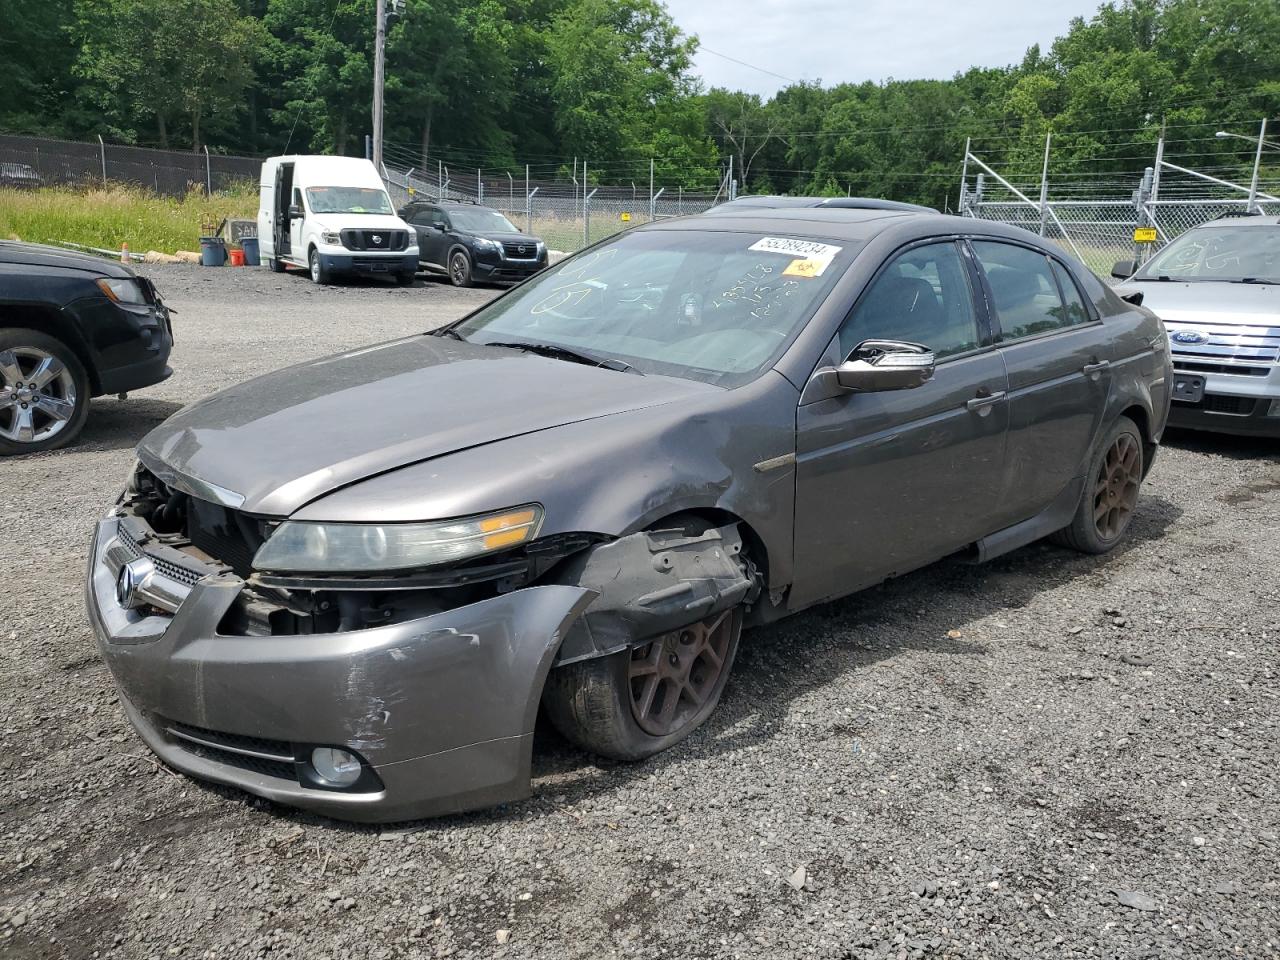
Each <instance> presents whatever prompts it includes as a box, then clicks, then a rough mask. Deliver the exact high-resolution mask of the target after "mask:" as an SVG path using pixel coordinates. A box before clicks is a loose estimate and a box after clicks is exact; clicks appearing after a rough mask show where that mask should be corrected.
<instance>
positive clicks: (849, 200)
mask: <svg viewBox="0 0 1280 960" xmlns="http://www.w3.org/2000/svg"><path fill="white" fill-rule="evenodd" d="M748 207H751V208H757V209H759V208H767V209H786V208H789V207H823V208H828V207H832V208H840V209H847V210H903V211H912V212H915V213H937V212H938V211H937V210H936V209H934V208H933V207H925V206H921V205H920V204H918V203H906V202H904V201H901V200H884V199H882V198H880V197H788V196H782V195H778V194H762V195H757V196H746V197H738V198H737V199H736V200H730V201H728V202H727V203H722V204H720V205H719V206H715V207H712V208H711V209H710V210H708V211H706V212H707V213H712V214H715V215H716V216H721V215H722V214H724V213H726V212H728V211H736V210H739V209H743V208H748Z"/></svg>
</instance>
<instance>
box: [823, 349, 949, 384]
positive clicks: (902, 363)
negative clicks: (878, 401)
mask: <svg viewBox="0 0 1280 960" xmlns="http://www.w3.org/2000/svg"><path fill="white" fill-rule="evenodd" d="M934 362H935V361H934V356H933V351H932V350H930V349H929V348H928V347H926V346H924V345H923V344H919V343H906V342H904V341H898V340H864V341H862V343H860V344H858V345H857V346H856V347H854V348H853V351H852V352H851V353H850V354H849V359H847V360H846V361H845V362H844V363H842V364H840V366H838V367H836V382H837V383H838V384H840V386H841V387H843V388H844V389H845V390H852V391H855V392H857V393H875V392H878V391H882V390H912V389H915V388H916V387H919V386H923V385H924V384H926V383H928V382H929V381H930V380H932V379H933V368H934Z"/></svg>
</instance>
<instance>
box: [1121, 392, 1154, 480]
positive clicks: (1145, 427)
mask: <svg viewBox="0 0 1280 960" xmlns="http://www.w3.org/2000/svg"><path fill="white" fill-rule="evenodd" d="M1120 416H1122V417H1128V418H1129V419H1130V420H1132V421H1133V422H1134V424H1135V425H1136V426H1137V428H1138V433H1139V434H1140V435H1141V436H1142V475H1143V476H1144V477H1145V476H1146V474H1147V471H1148V470H1150V469H1151V461H1152V460H1154V459H1155V450H1156V444H1155V441H1154V440H1152V439H1151V417H1150V416H1149V415H1148V414H1147V411H1146V410H1145V409H1144V408H1143V407H1140V406H1139V405H1138V404H1136V403H1135V404H1134V405H1133V406H1131V407H1128V408H1127V409H1125V410H1124V411H1122V412H1121V414H1120Z"/></svg>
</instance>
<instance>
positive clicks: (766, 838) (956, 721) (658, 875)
mask: <svg viewBox="0 0 1280 960" xmlns="http://www.w3.org/2000/svg"><path fill="white" fill-rule="evenodd" d="M150 272H151V273H152V274H153V276H154V277H155V279H156V280H157V282H158V283H159V285H160V286H161V289H162V291H163V292H164V293H165V295H166V296H167V297H168V299H169V300H170V301H171V302H172V303H173V305H174V306H175V307H177V309H178V310H179V311H180V312H179V313H178V315H177V317H176V321H177V330H178V337H179V344H178V347H177V349H176V351H175V355H174V361H173V365H174V367H175V369H176V370H177V373H176V374H175V376H174V378H173V379H172V380H171V381H169V382H168V383H166V384H163V385H161V386H159V387H156V388H154V389H151V390H148V391H145V392H143V393H141V394H139V395H138V396H137V397H136V398H132V399H130V400H128V401H126V402H123V403H122V402H119V401H117V400H114V399H105V400H101V401H97V402H95V404H94V410H93V413H92V415H91V418H90V421H89V425H88V427H87V429H86V431H85V434H84V437H83V440H82V441H81V442H80V443H79V444H78V445H77V446H75V447H74V448H72V449H70V450H67V451H63V452H59V453H54V454H50V455H43V456H34V457H30V458H26V459H22V460H11V461H8V462H4V463H3V464H0V477H3V479H4V483H3V486H2V487H0V529H2V530H3V531H4V534H3V537H2V538H0V568H2V569H3V570H4V571H5V573H4V574H3V576H2V579H0V587H2V589H0V729H2V730H3V734H4V736H3V743H4V746H5V749H4V751H3V753H2V754H0V956H3V957H6V958H8V957H15V958H34V957H128V958H150V957H161V956H183V957H216V958H229V957H236V958H238V957H257V956H267V955H270V956H284V957H295V958H308V960H309V958H333V960H339V958H348V957H361V958H413V957H424V958H425V957H439V956H458V957H468V956H482V957H532V956H538V957H557V958H561V957H566V958H567V957H579V958H588V957H591V958H594V957H602V956H626V957H662V956H667V957H681V958H693V957H729V956H741V957H761V958H763V957H769V958H772V957H792V956H804V957H809V956H813V957H830V958H861V957H882V956H885V957H897V958H917V957H1023V956H1025V957H1100V958H1103V957H1105V958H1137V957H1150V958H1155V957H1159V958H1167V957H1188V958H1201V957H1250V958H1256V957H1276V956H1280V887H1278V886H1277V882H1278V879H1280V877H1278V875H1277V870H1276V864H1277V862H1280V840H1278V839H1277V832H1278V831H1280V799H1278V797H1277V781H1278V780H1280V775H1278V774H1277V756H1278V752H1277V747H1278V746H1280V743H1278V740H1280V726H1278V721H1280V691H1278V690H1277V683H1276V681H1277V673H1278V661H1277V654H1276V641H1277V637H1278V636H1280V625H1278V620H1280V617H1278V616H1277V615H1278V614H1280V582H1278V580H1277V576H1276V571H1277V570H1280V536H1278V531H1280V523H1278V521H1280V443H1275V442H1263V441H1238V440H1228V439H1205V438H1199V437H1196V436H1187V435H1181V436H1175V437H1170V438H1169V443H1167V444H1166V447H1165V449H1164V451H1163V452H1162V454H1161V457H1160V460H1159V461H1158V463H1157V464H1156V467H1155V471H1154V473H1153V474H1152V476H1151V477H1150V479H1149V482H1148V484H1147V486H1146V488H1145V495H1144V498H1143V500H1142V505H1141V508H1140V512H1139V515H1138V516H1137V518H1136V520H1135V523H1134V526H1133V528H1132V530H1131V534H1130V537H1129V540H1128V542H1127V544H1126V545H1125V547H1124V548H1122V549H1120V550H1118V551H1116V552H1115V553H1114V554H1112V555H1110V556H1107V557H1103V558H1088V557H1082V556H1078V555H1075V554H1072V553H1069V552H1066V551H1064V550H1061V549H1058V548H1056V547H1050V546H1044V545H1036V546H1032V547H1029V548H1027V549H1024V550H1021V551H1018V552H1017V553H1015V554H1013V555H1010V556H1008V557H1005V558H1002V559H1000V560H997V561H996V562H994V563H992V564H990V565H988V566H985V567H970V566H963V565H960V564H958V563H950V562H947V563H943V564H939V565H936V566H934V567H931V568H929V569H927V570H924V571H921V572H919V573H916V574H913V575H910V576H907V577H904V578H902V579H900V580H898V581H895V582H893V583H890V584H888V585H886V586H884V587H882V588H879V589H876V590H872V591H870V592H868V593H865V594H863V595H861V596H858V597H854V598H850V599H847V600H845V601H842V602H840V603H836V604H832V605H829V606H826V607H822V608H820V609H816V610H813V611H810V612H808V613H805V614H802V615H800V616H798V617H795V618H793V619H791V620H789V621H786V622H783V623H781V624H778V625H775V626H772V627H769V628H765V629H761V630H757V631H755V632H753V633H750V634H748V635H747V636H746V637H745V638H744V640H743V647H742V651H741V653H740V655H739V663H738V665H737V667H736V670H735V673H734V677H733V679H731V681H730V684H729V687H728V689H727V692H726V694H725V699H724V701H723V703H722V705H721V708H720V710H719V711H718V712H717V714H716V715H715V717H714V718H713V719H712V720H711V721H710V722H709V723H708V724H706V725H705V726H704V727H703V729H702V730H700V731H699V732H698V733H697V734H696V735H695V736H694V737H692V738H691V739H690V740H689V741H687V742H686V743H685V744H683V745H681V746H679V747H677V748H676V749H674V750H672V751H670V752H668V753H666V754H664V755H662V756H660V757H657V758H654V759H652V760H650V761H648V762H646V763H642V764H638V765H634V766H631V765H617V764H612V763H607V764H605V763H597V762H595V761H593V760H592V758H590V757H588V756H585V755H583V754H581V753H579V752H577V751H575V750H574V749H572V748H571V747H569V746H567V745H566V744H565V743H564V742H563V741H561V740H559V739H558V738H556V737H555V735H554V734H553V733H551V732H549V731H548V732H546V733H545V734H542V733H541V732H540V736H539V743H538V746H537V748H536V751H535V761H534V762H535V774H536V776H535V784H534V788H535V795H534V797H533V799H531V800H529V801H527V802H525V803H522V804H518V805H515V806H512V807H508V808H504V809H497V810H492V811H487V812H483V813H478V814H473V815H469V816H463V817H455V818H450V819H444V820H434V821H426V822H422V823H417V824H412V825H408V826H401V827H396V828H392V829H382V830H379V829H376V828H361V827H354V826H350V825H344V824H340V823H336V822H331V821H327V820H323V819H320V818H317V817H313V816H310V815H306V814H301V813H298V812H295V811H290V810H287V809H283V808H279V807H275V806H273V805H271V804H269V803H266V802H263V801H258V800H255V799H252V798H250V797H248V796H247V795H244V794H242V793H239V792H237V791H235V790H231V789H224V788H219V787H213V786H206V785H202V784H199V783H196V782H194V781H191V780H188V779H186V778H185V777H181V776H177V775H175V774H173V773H171V772H169V771H167V770H165V769H163V768H161V767H159V766H158V765H157V764H156V763H155V761H153V760H152V759H151V758H150V756H149V755H148V753H147V751H146V750H145V748H144V747H143V746H142V745H141V743H140V742H139V741H138V740H137V738H136V737H135V736H134V735H133V734H132V732H131V731H130V730H129V728H128V726H127V725H126V723H125V721H124V719H123V716H122V714H121V712H120V709H119V706H118V704H117V702H116V695H115V692H114V690H113V687H112V684H111V680H110V677H109V675H108V673H107V670H106V668H105V667H104V666H103V664H102V662H101V660H100V659H99V657H98V654H97V652H96V649H95V647H94V643H93V640H92V637H91V635H90V632H89V630H88V628H87V626H86V623H85V616H84V613H83V612H82V606H81V595H80V591H81V584H82V581H83V566H84V562H85V550H86V539H87V536H88V533H89V529H90V526H91V524H92V523H93V521H94V519H95V518H96V517H97V516H98V515H99V514H100V513H101V511H102V510H103V509H104V508H105V506H106V505H107V504H108V502H109V501H110V500H111V499H112V498H113V497H114V495H115V493H116V490H117V487H118V486H119V484H120V482H121V481H122V479H123V477H124V474H125V471H126V469H127V467H128V465H129V463H130V448H131V446H132V445H133V444H134V443H135V442H136V441H137V439H138V438H140V437H141V436H142V434H143V433H144V432H145V431H146V430H147V429H149V428H150V427H151V426H152V425H153V424H155V423H157V422H159V421H160V420H161V419H162V418H164V417H165V416H167V415H169V414H170V413H172V412H173V411H174V410H176V409H177V407H178V406H179V405H180V404H183V403H186V402H188V401H190V400H194V399H196V398H197V397H199V396H201V395H202V394H205V393H207V392H209V391H211V390H213V389H215V388H217V387H220V386H222V385H224V384H227V383H230V382H233V381H236V380H239V379H242V378H245V377H248V376H251V375H253V374H255V373H257V372H260V371H263V370H267V369H270V368H274V367H278V366H282V365H284V364H286V363H288V362H292V361H295V360H301V359H304V358H308V357H312V356H315V355H317V354H322V353H325V352H329V351H333V350H336V349H339V348H343V347H347V346H352V345H357V344H360V343H364V342H368V341H372V340H376V339H381V338H385V337H389V336H395V335H399V334H403V333H408V332H411V331H413V330H416V329H420V328H425V327H429V326H432V325H434V324H435V323H437V322H441V321H443V320H445V319H447V318H450V317H453V316H457V315H458V314H459V313H461V312H463V311H465V310H467V309H469V308H471V307H472V306H474V305H476V304H479V303H481V302H483V301H484V300H485V298H486V297H488V296H490V295H492V292H491V291H455V290H453V289H451V288H449V287H447V286H444V285H442V284H439V283H434V282H429V283H425V284H423V283H420V284H419V285H418V286H417V287H415V288H413V289H409V290H397V289H394V288H391V287H389V286H382V285H379V284H373V283H370V284H359V285H356V284H352V285H349V286H343V287H335V288H329V289H317V288H315V287H312V286H311V285H310V284H308V283H307V282H306V281H305V280H303V279H302V278H300V277H276V276H272V275H270V274H267V273H266V272H265V271H253V272H250V271H248V270H244V271H231V270H223V271H217V272H215V271H200V270H198V269H194V268H176V267H175V268H153V269H152V270H151V271H150Z"/></svg>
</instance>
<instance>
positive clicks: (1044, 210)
mask: <svg viewBox="0 0 1280 960" xmlns="http://www.w3.org/2000/svg"><path fill="white" fill-rule="evenodd" d="M1052 139H1053V134H1052V133H1046V134H1045V135H1044V166H1043V167H1041V168H1040V236H1042V237H1043V236H1044V225H1045V221H1046V220H1048V219H1049V143H1050V141H1051V140H1052Z"/></svg>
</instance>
